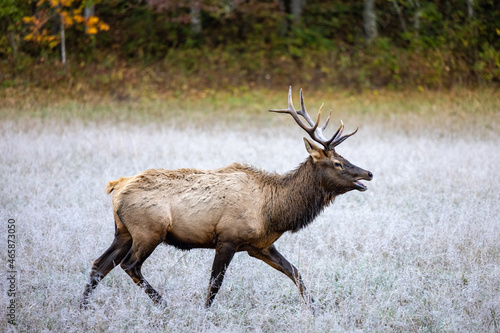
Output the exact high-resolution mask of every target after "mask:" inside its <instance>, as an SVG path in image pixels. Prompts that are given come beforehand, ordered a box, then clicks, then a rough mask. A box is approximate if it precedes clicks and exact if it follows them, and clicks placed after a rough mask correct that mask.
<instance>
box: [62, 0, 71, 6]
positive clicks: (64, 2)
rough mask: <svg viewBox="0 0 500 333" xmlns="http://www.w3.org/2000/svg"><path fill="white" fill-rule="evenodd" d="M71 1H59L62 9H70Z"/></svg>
mask: <svg viewBox="0 0 500 333" xmlns="http://www.w3.org/2000/svg"><path fill="white" fill-rule="evenodd" d="M72 3H73V0H61V6H63V7H71V4H72Z"/></svg>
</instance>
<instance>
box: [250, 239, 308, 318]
mask: <svg viewBox="0 0 500 333" xmlns="http://www.w3.org/2000/svg"><path fill="white" fill-rule="evenodd" d="M248 254H249V255H251V256H252V257H254V258H257V259H260V260H262V261H264V262H265V263H267V264H268V265H269V266H271V267H273V268H275V269H277V270H278V271H280V272H282V273H284V274H285V275H286V276H288V277H289V278H290V279H291V280H292V281H293V282H294V283H295V285H297V287H298V288H299V292H300V295H301V296H302V297H303V298H304V300H305V301H306V302H307V303H309V305H310V307H311V309H312V310H313V311H314V307H313V303H314V299H313V298H312V297H311V296H310V295H309V293H308V291H307V288H306V286H305V284H304V281H302V277H301V276H300V273H299V271H298V270H297V268H296V267H295V266H294V265H292V264H290V262H288V260H286V258H285V257H283V256H282V255H281V253H279V252H278V250H277V249H276V248H275V247H274V245H271V246H269V247H267V248H265V249H262V250H260V249H254V250H250V251H248Z"/></svg>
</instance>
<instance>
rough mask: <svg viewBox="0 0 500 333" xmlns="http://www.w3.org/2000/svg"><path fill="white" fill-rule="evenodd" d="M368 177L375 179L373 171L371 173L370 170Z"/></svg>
mask: <svg viewBox="0 0 500 333" xmlns="http://www.w3.org/2000/svg"><path fill="white" fill-rule="evenodd" d="M368 177H369V178H370V180H372V179H373V173H371V171H368Z"/></svg>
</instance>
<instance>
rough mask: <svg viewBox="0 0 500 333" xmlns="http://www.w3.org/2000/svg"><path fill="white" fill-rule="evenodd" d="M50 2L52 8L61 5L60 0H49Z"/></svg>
mask: <svg viewBox="0 0 500 333" xmlns="http://www.w3.org/2000/svg"><path fill="white" fill-rule="evenodd" d="M49 4H50V7H52V8H56V7H59V0H49Z"/></svg>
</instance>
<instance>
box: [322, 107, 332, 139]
mask: <svg viewBox="0 0 500 333" xmlns="http://www.w3.org/2000/svg"><path fill="white" fill-rule="evenodd" d="M323 105H324V104H321V106H320V108H319V110H320V111H321V109H322V108H323ZM331 116H332V111H330V114H329V115H328V118H326V121H325V124H324V125H323V126H322V127H321V131H322V132H323V131H324V130H325V129H326V127H327V126H328V122H329V121H330V117H331Z"/></svg>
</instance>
